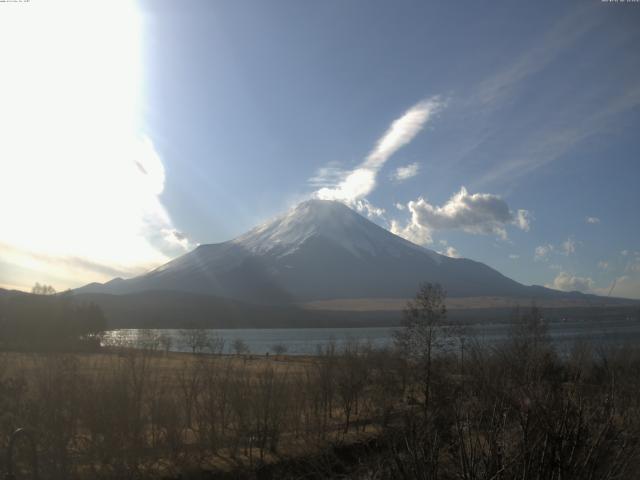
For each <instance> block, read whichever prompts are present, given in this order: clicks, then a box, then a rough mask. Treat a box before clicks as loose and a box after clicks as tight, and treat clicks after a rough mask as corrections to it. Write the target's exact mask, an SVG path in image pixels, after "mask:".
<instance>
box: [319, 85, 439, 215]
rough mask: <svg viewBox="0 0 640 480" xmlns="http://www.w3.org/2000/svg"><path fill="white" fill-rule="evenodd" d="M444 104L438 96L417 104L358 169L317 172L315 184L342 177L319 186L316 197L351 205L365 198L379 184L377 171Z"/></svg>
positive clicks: (411, 138) (379, 142)
mask: <svg viewBox="0 0 640 480" xmlns="http://www.w3.org/2000/svg"><path fill="white" fill-rule="evenodd" d="M443 107H444V102H443V101H442V100H440V98H439V97H432V98H429V99H427V100H423V101H421V102H419V103H417V104H416V105H414V106H413V107H411V108H410V109H409V110H407V111H406V112H405V113H404V114H403V115H402V116H401V117H400V118H398V119H397V120H395V121H394V122H393V123H392V124H391V126H390V127H389V128H388V130H387V131H386V132H385V133H384V135H383V136H382V137H380V139H379V140H378V142H377V143H376V145H375V147H374V148H373V150H372V151H371V152H370V153H369V155H368V156H367V158H366V159H365V160H364V162H362V163H361V164H360V165H359V166H358V167H357V168H355V169H354V170H351V171H344V172H339V171H338V170H337V168H336V167H335V165H333V166H330V167H325V168H326V169H328V170H325V171H320V172H318V173H316V175H315V176H314V177H313V178H312V179H311V181H312V184H313V183H315V184H318V183H319V180H328V179H329V177H330V174H338V175H339V180H338V181H336V183H334V184H333V185H330V186H324V187H322V188H320V189H319V190H318V191H316V193H315V196H316V197H318V198H321V199H323V200H338V201H341V202H344V203H346V204H347V205H350V206H352V205H353V204H354V202H355V201H356V200H361V199H363V198H364V197H365V196H367V195H368V194H369V193H371V192H372V191H373V190H374V188H375V187H376V177H377V175H378V171H379V170H380V169H381V168H382V166H383V165H384V164H385V162H386V161H387V160H388V159H389V158H390V157H391V156H392V155H393V154H394V153H395V152H397V151H398V150H399V149H400V148H402V147H403V146H405V145H407V144H408V143H409V142H411V140H413V138H414V137H415V136H416V135H417V134H418V133H419V132H420V130H422V128H423V127H424V125H425V124H426V123H427V122H428V121H429V120H430V119H431V118H432V117H433V115H435V114H436V113H437V112H438V111H440V110H441V109H442V108H443ZM334 180H337V179H334Z"/></svg>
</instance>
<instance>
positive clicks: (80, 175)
mask: <svg viewBox="0 0 640 480" xmlns="http://www.w3.org/2000/svg"><path fill="white" fill-rule="evenodd" d="M6 6H7V7H9V8H3V12H2V13H3V15H2V16H0V52H2V53H1V56H0V57H1V58H2V59H3V74H2V88H1V89H0V131H1V132H2V141H1V142H0V218H2V242H3V243H2V244H0V255H1V256H0V261H1V260H3V259H4V260H5V262H8V261H9V260H10V263H12V264H17V265H20V266H21V267H24V268H25V269H28V270H31V271H32V272H34V274H38V273H40V274H43V275H46V274H54V275H55V277H57V278H59V279H63V278H65V279H67V280H68V285H64V286H74V285H79V284H82V283H85V282H86V281H87V280H105V279H108V278H110V277H112V276H113V275H112V274H111V272H105V273H103V274H102V275H97V276H96V271H95V270H92V269H91V268H88V267H87V265H95V264H99V265H100V264H101V265H107V264H108V265H109V266H110V268H111V269H112V270H116V271H122V272H123V273H125V274H126V273H127V272H131V273H134V272H139V271H140V270H142V269H144V268H147V267H149V266H151V265H155V264H158V263H160V262H163V261H166V260H167V259H168V257H167V252H168V248H170V247H172V246H173V247H175V246H176V245H171V244H170V243H171V239H170V238H167V239H164V240H163V235H164V234H163V233H162V232H171V231H173V230H172V227H171V222H170V219H169V216H168V214H167V213H166V211H165V209H164V208H163V206H162V205H161V203H160V201H159V198H158V196H159V195H160V194H161V193H162V191H163V188H164V179H165V174H164V167H163V164H162V161H161V160H160V158H159V156H158V154H157V152H156V150H155V148H154V145H153V143H152V141H151V140H150V139H149V138H148V137H147V136H146V135H145V131H144V125H143V119H142V118H141V113H140V112H141V106H142V105H141V101H142V95H141V93H142V91H143V82H142V65H143V62H142V61H141V60H142V59H141V17H140V14H139V13H138V12H137V11H136V8H135V5H134V4H133V3H132V2H126V1H109V2H91V1H67V2H60V1H56V2H39V1H36V2H31V3H27V4H7V5H6ZM3 7H4V6H3ZM165 236H166V235H165ZM162 242H165V243H168V245H166V247H167V248H163V245H161V243H162ZM163 252H164V253H163ZM56 259H57V260H58V261H57V262H56V264H57V265H56V267H55V272H51V271H49V270H50V269H52V268H53V267H52V265H53V264H54V260H56ZM60 259H64V260H65V261H64V262H62V264H64V265H65V267H60V264H61V263H60V262H59V260H60ZM76 260H77V261H76ZM61 269H62V270H61ZM35 280H37V278H33V280H32V282H33V281H35ZM1 282H2V279H1V278H0V283H1ZM32 282H31V283H32Z"/></svg>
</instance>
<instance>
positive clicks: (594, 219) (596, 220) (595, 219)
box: [585, 217, 600, 224]
mask: <svg viewBox="0 0 640 480" xmlns="http://www.w3.org/2000/svg"><path fill="white" fill-rule="evenodd" d="M585 221H586V222H587V223H591V224H596V223H600V219H599V218H598V217H587V218H586V219H585Z"/></svg>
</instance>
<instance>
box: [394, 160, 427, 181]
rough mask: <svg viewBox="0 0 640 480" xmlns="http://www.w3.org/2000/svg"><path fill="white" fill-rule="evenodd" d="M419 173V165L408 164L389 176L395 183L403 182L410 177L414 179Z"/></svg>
mask: <svg viewBox="0 0 640 480" xmlns="http://www.w3.org/2000/svg"><path fill="white" fill-rule="evenodd" d="M419 171H420V165H418V163H410V164H409V165H405V166H403V167H398V168H397V169H396V171H395V172H394V173H393V175H392V176H391V178H392V179H394V180H395V181H397V182H403V181H405V180H408V179H409V178H411V177H415V176H416V175H417V174H418V172H419Z"/></svg>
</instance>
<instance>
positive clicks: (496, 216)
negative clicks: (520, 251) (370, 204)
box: [392, 187, 531, 243]
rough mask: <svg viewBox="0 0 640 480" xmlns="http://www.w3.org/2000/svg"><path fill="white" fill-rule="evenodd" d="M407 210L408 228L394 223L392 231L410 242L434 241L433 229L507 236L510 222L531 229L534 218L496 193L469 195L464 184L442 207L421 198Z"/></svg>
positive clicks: (409, 204) (409, 205) (521, 227)
mask: <svg viewBox="0 0 640 480" xmlns="http://www.w3.org/2000/svg"><path fill="white" fill-rule="evenodd" d="M407 209H408V210H409V211H410V212H411V219H410V220H409V222H408V223H407V225H406V226H405V227H400V225H399V224H398V223H397V222H395V227H394V228H395V230H392V232H393V233H396V234H398V235H401V236H403V237H405V238H407V239H409V240H411V241H415V240H414V239H416V238H420V239H423V240H424V241H423V242H421V243H431V232H432V231H434V230H462V231H465V232H467V233H473V234H493V235H496V236H498V237H500V238H502V239H506V238H507V232H506V227H507V226H508V225H515V226H517V227H518V228H520V229H522V230H528V229H529V221H530V218H531V216H530V215H529V212H527V211H526V210H518V211H517V212H516V213H514V212H512V211H511V210H510V209H509V206H508V205H507V203H506V202H505V201H504V200H502V199H501V198H500V197H499V196H497V195H493V194H490V193H474V194H469V193H468V192H467V190H466V188H464V187H462V188H461V189H460V191H459V192H458V193H456V194H454V195H453V196H452V197H451V198H450V199H449V200H448V201H447V202H446V203H445V204H444V205H442V206H435V205H432V204H430V203H429V202H427V201H426V200H425V199H424V198H422V197H420V198H418V200H416V201H411V202H409V203H408V204H407ZM416 243H418V242H416Z"/></svg>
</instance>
